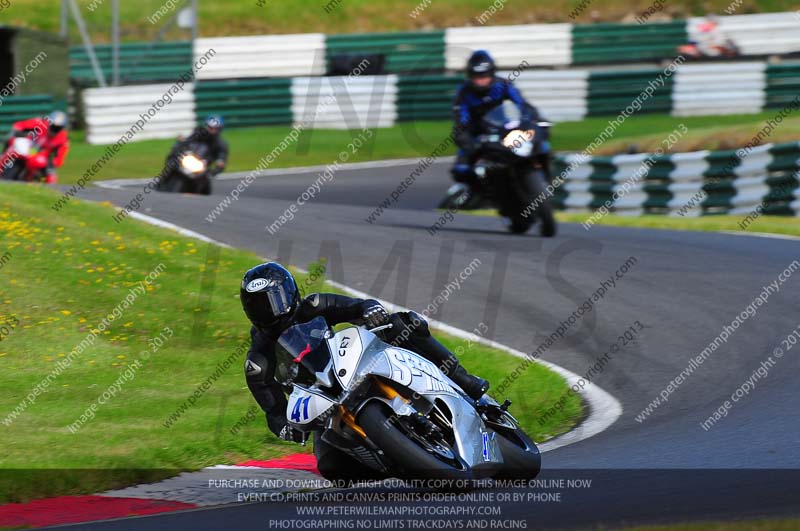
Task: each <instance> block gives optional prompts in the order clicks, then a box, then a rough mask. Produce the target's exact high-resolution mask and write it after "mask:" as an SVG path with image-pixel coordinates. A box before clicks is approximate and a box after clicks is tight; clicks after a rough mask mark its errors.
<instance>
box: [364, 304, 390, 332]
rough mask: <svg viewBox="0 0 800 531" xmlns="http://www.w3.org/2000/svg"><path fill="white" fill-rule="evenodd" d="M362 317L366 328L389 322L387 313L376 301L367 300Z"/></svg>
mask: <svg viewBox="0 0 800 531" xmlns="http://www.w3.org/2000/svg"><path fill="white" fill-rule="evenodd" d="M362 318H363V319H364V325H365V326H366V327H367V328H375V327H377V326H383V325H385V324H386V323H388V322H389V313H388V312H387V311H386V309H385V308H384V307H383V306H381V305H380V303H378V302H377V301H367V304H366V305H365V307H364V314H363V316H362Z"/></svg>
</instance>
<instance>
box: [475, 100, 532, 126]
mask: <svg viewBox="0 0 800 531" xmlns="http://www.w3.org/2000/svg"><path fill="white" fill-rule="evenodd" d="M530 119H531V117H530V115H529V111H526V112H525V114H524V115H523V113H520V111H519V108H518V107H517V106H516V104H514V103H512V102H510V101H505V102H503V103H502V104H501V105H498V106H497V107H495V108H494V109H492V110H491V111H489V112H487V113H486V114H485V115H484V116H483V129H484V130H485V131H487V132H489V131H493V132H499V131H509V130H511V129H517V128H520V127H523V128H525V129H529V128H530V126H531V124H530V123H529V122H530Z"/></svg>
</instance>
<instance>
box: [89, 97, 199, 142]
mask: <svg viewBox="0 0 800 531" xmlns="http://www.w3.org/2000/svg"><path fill="white" fill-rule="evenodd" d="M175 89H176V85H174V84H170V83H166V84H158V85H136V86H127V87H106V88H91V89H86V90H84V91H83V108H84V116H85V120H86V140H87V142H89V143H90V144H112V143H114V142H116V141H117V140H119V139H120V137H122V136H123V135H125V134H126V133H127V132H128V131H129V130H131V128H132V127H135V126H138V127H136V130H135V131H133V137H132V138H130V139H127V141H137V140H146V139H150V138H173V137H176V136H178V135H180V134H186V133H188V132H190V131H191V130H192V128H193V127H194V125H195V101H194V85H193V84H192V83H186V84H184V85H183V90H181V91H177V92H176V91H175ZM170 91H173V92H175V93H174V94H169V92H170ZM165 94H167V95H166V97H165ZM169 100H171V101H169Z"/></svg>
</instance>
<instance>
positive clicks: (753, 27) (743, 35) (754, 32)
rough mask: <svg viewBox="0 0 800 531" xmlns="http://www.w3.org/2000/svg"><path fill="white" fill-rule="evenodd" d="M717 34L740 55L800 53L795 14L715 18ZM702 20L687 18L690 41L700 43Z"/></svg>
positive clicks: (797, 20) (798, 23)
mask: <svg viewBox="0 0 800 531" xmlns="http://www.w3.org/2000/svg"><path fill="white" fill-rule="evenodd" d="M718 20H719V31H720V34H721V36H722V37H723V38H726V39H730V40H731V41H733V42H734V44H736V46H738V47H739V50H740V52H741V54H742V55H770V54H786V53H793V52H800V32H799V31H797V30H798V25H800V18H798V17H797V14H796V13H794V12H783V13H764V14H760V15H733V16H729V17H718ZM705 22H706V19H705V18H703V17H694V18H690V19H689V20H688V21H687V25H686V31H687V32H688V33H689V39H690V40H702V39H703V38H704V37H703V34H702V33H701V32H700V31H699V30H698V28H699V27H700V26H701V25H702V24H704V23H705Z"/></svg>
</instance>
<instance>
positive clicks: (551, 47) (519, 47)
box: [444, 24, 572, 70]
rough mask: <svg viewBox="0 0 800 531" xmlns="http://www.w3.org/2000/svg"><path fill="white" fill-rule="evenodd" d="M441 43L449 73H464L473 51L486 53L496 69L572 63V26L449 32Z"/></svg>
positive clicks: (526, 26) (545, 25) (511, 27)
mask: <svg viewBox="0 0 800 531" xmlns="http://www.w3.org/2000/svg"><path fill="white" fill-rule="evenodd" d="M444 40H445V63H446V65H447V68H448V69H449V70H463V69H464V64H465V63H466V62H467V58H468V57H469V56H470V54H471V53H472V52H474V51H475V50H487V51H488V52H489V53H491V54H492V57H494V59H495V61H496V62H497V66H498V67H499V68H517V66H518V65H520V64H522V65H525V64H526V63H527V64H528V65H530V66H536V65H568V64H570V63H571V62H572V25H571V24H527V25H524V26H481V27H475V28H450V29H448V30H446V31H445V35H444Z"/></svg>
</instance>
